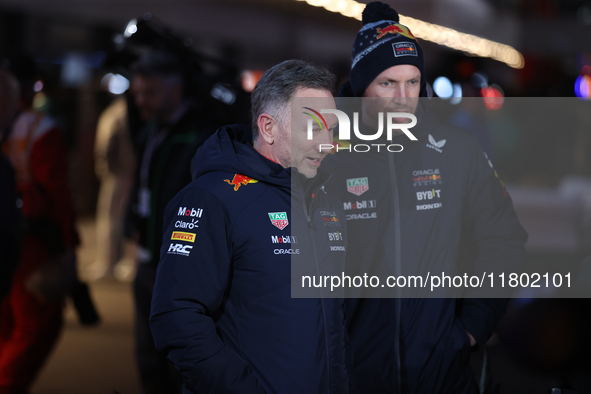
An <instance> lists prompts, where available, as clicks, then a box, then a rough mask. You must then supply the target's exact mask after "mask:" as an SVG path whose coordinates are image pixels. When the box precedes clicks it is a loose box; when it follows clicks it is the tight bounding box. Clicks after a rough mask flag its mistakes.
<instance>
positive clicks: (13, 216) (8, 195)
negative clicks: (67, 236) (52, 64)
mask: <svg viewBox="0 0 591 394" xmlns="http://www.w3.org/2000/svg"><path fill="white" fill-rule="evenodd" d="M18 89H19V88H18V82H17V80H16V79H15V78H14V77H13V76H12V75H10V74H8V73H7V72H6V71H3V70H0V141H2V139H3V137H4V135H5V133H6V130H7V129H8V128H9V127H10V125H11V124H12V120H13V119H14V117H15V115H16V113H17V110H18V95H19V92H18ZM19 214H20V212H19V209H18V207H17V197H16V180H15V175H14V171H13V169H12V166H11V165H10V162H9V161H8V159H6V157H5V156H4V155H3V154H2V152H0V218H2V220H0V303H1V302H2V298H4V296H6V295H7V294H8V292H9V290H10V285H11V283H12V274H13V273H14V270H15V268H16V265H17V264H18V259H19V256H20V235H21V234H20V225H21V223H20V220H19V219H20V217H19V216H20V215H19ZM0 318H1V317H0Z"/></svg>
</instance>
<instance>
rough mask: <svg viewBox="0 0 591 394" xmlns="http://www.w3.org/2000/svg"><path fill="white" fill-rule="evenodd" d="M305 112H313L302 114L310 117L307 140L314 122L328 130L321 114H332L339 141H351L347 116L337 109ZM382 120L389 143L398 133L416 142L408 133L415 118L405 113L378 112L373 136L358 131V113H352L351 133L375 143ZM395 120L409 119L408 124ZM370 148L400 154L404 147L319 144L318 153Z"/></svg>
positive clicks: (366, 149)
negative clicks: (383, 148) (335, 118)
mask: <svg viewBox="0 0 591 394" xmlns="http://www.w3.org/2000/svg"><path fill="white" fill-rule="evenodd" d="M303 108H304V109H306V110H309V111H311V112H313V113H312V114H311V113H309V112H304V113H305V114H306V115H309V116H310V119H308V128H307V133H308V140H312V139H313V138H314V122H316V124H317V125H318V126H319V127H320V129H321V130H322V129H323V128H324V127H326V128H328V126H327V124H326V120H325V119H324V117H323V116H322V114H333V115H336V117H337V119H338V123H339V140H341V141H346V140H350V139H351V121H350V120H349V116H348V115H347V114H346V113H344V112H343V111H340V110H338V109H321V110H320V111H316V110H313V109H312V108H309V107H303ZM384 118H386V127H385V129H386V138H387V139H388V140H389V141H391V140H392V137H393V136H394V135H396V134H400V132H402V133H404V134H405V135H406V136H407V137H408V138H409V139H410V140H411V141H417V137H415V136H414V134H413V133H411V132H410V130H409V129H410V128H412V127H414V126H416V124H417V117H416V116H414V115H413V114H410V113H406V112H386V113H385V114H384V112H379V113H378V130H377V131H376V132H375V134H369V135H368V134H362V133H361V132H360V131H359V113H358V112H353V133H354V134H355V136H356V137H357V138H358V139H360V140H362V141H375V140H377V139H379V138H380V137H381V136H382V134H383V133H384ZM395 118H398V119H400V118H407V119H410V123H394V122H393V119H395ZM395 130H399V131H398V132H396V133H395V132H394V131H395ZM372 147H375V148H377V151H378V152H379V151H380V147H385V148H386V149H387V150H388V151H389V152H402V150H403V149H404V147H403V146H402V145H400V144H389V145H386V144H354V145H350V146H346V147H345V146H340V145H336V147H335V145H332V144H319V147H318V149H319V151H321V152H322V151H326V150H330V149H333V148H336V151H337V152H338V151H340V150H347V151H349V152H352V151H354V152H369V151H370V150H371V149H372Z"/></svg>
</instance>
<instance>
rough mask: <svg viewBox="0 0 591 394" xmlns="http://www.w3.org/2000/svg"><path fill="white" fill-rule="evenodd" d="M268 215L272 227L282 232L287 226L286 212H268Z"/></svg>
mask: <svg viewBox="0 0 591 394" xmlns="http://www.w3.org/2000/svg"><path fill="white" fill-rule="evenodd" d="M268 214H269V219H270V220H271V223H272V224H273V226H275V227H277V228H278V229H279V230H283V229H284V228H285V227H287V226H288V225H289V220H288V219H287V212H268Z"/></svg>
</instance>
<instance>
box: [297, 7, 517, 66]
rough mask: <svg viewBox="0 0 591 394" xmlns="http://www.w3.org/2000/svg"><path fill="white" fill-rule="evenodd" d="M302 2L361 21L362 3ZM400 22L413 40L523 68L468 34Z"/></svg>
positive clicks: (500, 48)
mask: <svg viewBox="0 0 591 394" xmlns="http://www.w3.org/2000/svg"><path fill="white" fill-rule="evenodd" d="M296 1H304V2H306V3H308V4H309V5H311V6H314V7H323V8H324V9H326V10H328V11H330V12H335V13H339V14H341V15H344V16H346V17H349V18H355V19H357V20H361V13H362V12H363V9H364V8H365V5H366V4H364V3H359V2H358V1H355V0H296ZM400 23H401V24H403V25H405V26H408V27H409V28H410V30H411V31H412V32H413V34H414V35H415V37H418V38H421V39H423V40H426V41H430V42H434V43H436V44H439V45H444V46H446V47H449V48H452V49H456V50H459V51H463V52H466V53H467V54H469V55H472V56H479V57H488V58H491V59H494V60H497V61H499V62H503V63H505V64H507V65H508V66H510V67H513V68H523V65H524V60H523V56H522V55H521V53H519V51H517V50H516V49H515V48H513V47H511V46H509V45H505V44H501V43H499V42H495V41H491V40H487V39H486V38H482V37H477V36H474V35H471V34H466V33H461V32H459V31H457V30H454V29H451V28H449V27H444V26H439V25H436V24H434V23H428V22H425V21H422V20H419V19H415V18H411V17H409V16H404V15H400Z"/></svg>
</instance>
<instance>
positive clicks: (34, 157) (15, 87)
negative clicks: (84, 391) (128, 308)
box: [0, 57, 98, 394]
mask: <svg viewBox="0 0 591 394" xmlns="http://www.w3.org/2000/svg"><path fill="white" fill-rule="evenodd" d="M9 66H10V67H11V69H13V70H17V72H18V73H19V74H18V76H19V77H20V78H19V79H20V83H21V87H20V92H19V83H18V82H17V81H16V79H15V76H14V75H13V74H11V73H10V72H7V71H2V74H0V77H1V78H2V79H3V81H2V82H1V84H2V85H4V86H10V89H9V90H3V92H2V93H3V97H2V99H1V100H0V101H2V102H8V103H9V105H8V106H7V107H8V108H17V109H18V114H16V117H15V118H14V120H13V122H12V124H11V125H10V126H9V127H7V128H6V129H5V133H4V134H3V135H2V137H3V138H2V150H3V152H4V153H5V154H6V156H7V157H8V159H9V160H10V162H11V164H12V166H13V167H14V169H15V172H16V183H17V191H18V193H19V198H20V200H21V201H22V213H23V217H24V219H25V223H24V227H25V228H24V231H25V233H24V239H23V248H22V253H21V259H20V262H19V264H18V267H17V269H16V272H15V274H14V281H13V284H12V288H11V290H10V293H9V294H8V296H7V297H5V298H4V299H3V300H2V305H1V311H0V316H1V317H0V392H1V393H15V394H16V393H26V392H28V389H29V387H30V386H31V384H32V383H33V381H34V380H35V378H36V376H37V374H38V372H39V370H40V368H41V367H42V365H43V364H44V362H45V360H46V358H47V356H48V355H49V353H50V351H51V349H52V348H53V346H54V344H55V343H56V341H57V339H58V337H59V334H60V331H61V328H62V309H63V305H64V298H65V297H66V295H67V294H70V293H71V294H76V295H77V296H75V297H74V303H75V305H76V306H77V307H78V309H79V310H82V309H84V310H85V311H84V312H85V314H81V315H80V320H81V322H83V323H89V324H92V323H96V322H97V321H98V316H97V315H96V311H95V310H94V307H93V306H92V303H91V301H90V298H89V295H88V289H87V288H86V286H85V285H84V284H82V283H80V282H78V280H77V275H76V255H75V251H74V248H75V247H76V246H77V245H78V243H79V240H78V235H77V233H76V229H75V227H74V212H73V209H72V204H71V198H70V194H69V191H68V190H69V188H68V181H67V174H68V170H67V162H66V151H65V146H64V143H63V141H62V136H61V133H60V131H59V129H58V128H57V126H56V124H55V122H54V121H53V120H52V119H51V118H49V117H47V116H45V115H44V114H43V113H41V112H36V111H33V110H32V109H31V105H32V94H30V92H32V91H33V88H32V83H34V80H35V76H34V68H35V67H34V63H33V62H32V61H30V60H29V59H28V58H25V57H19V58H16V59H13V60H12V61H11V63H10V65H9ZM31 81H33V82H31ZM19 96H20V100H19ZM13 231H18V229H13ZM80 307H82V309H81V308H80ZM88 307H89V308H90V309H87V308H88ZM88 313H90V314H88Z"/></svg>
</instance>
